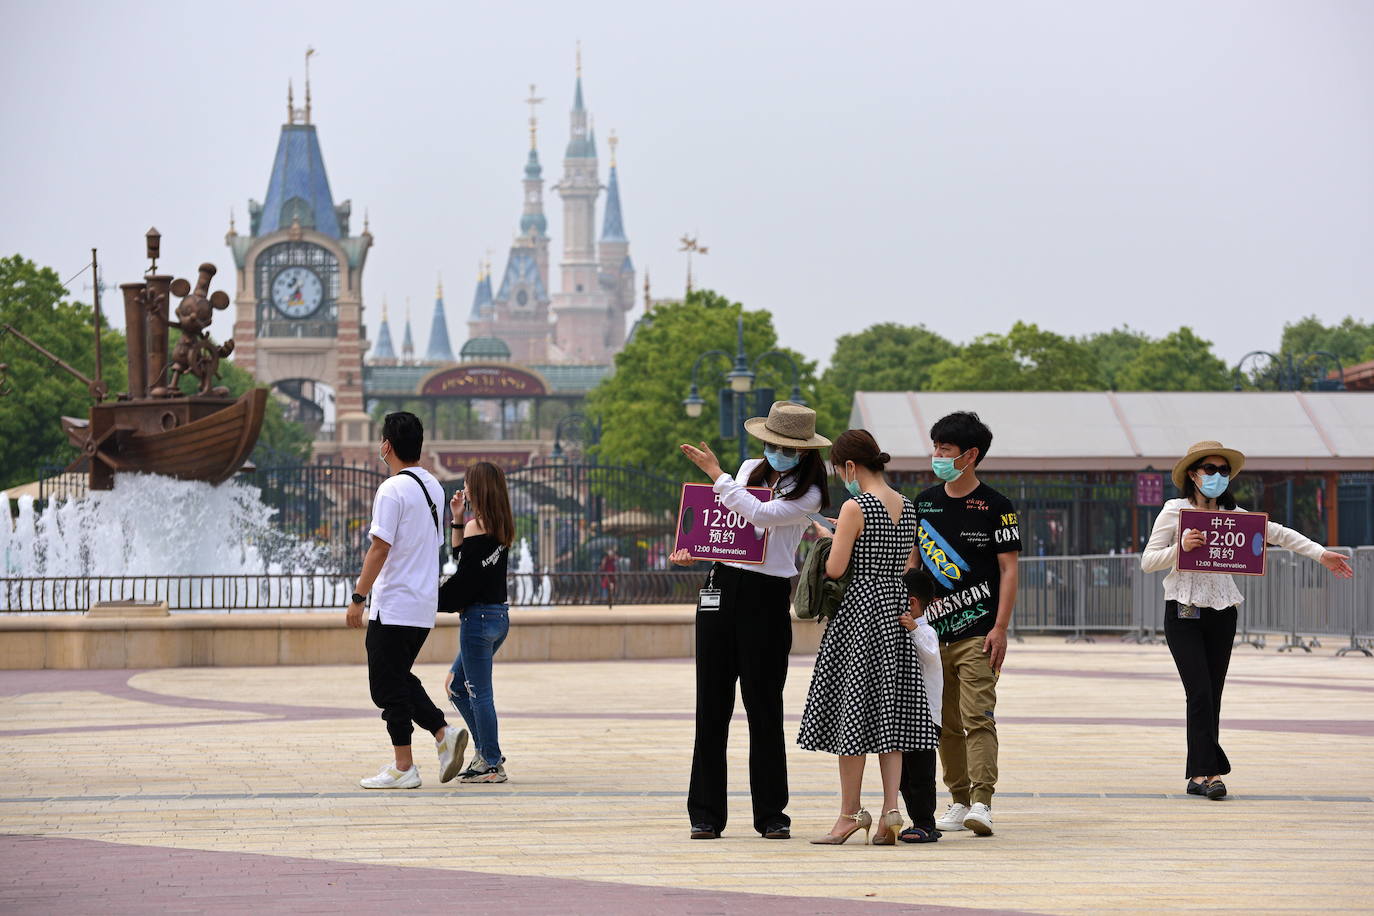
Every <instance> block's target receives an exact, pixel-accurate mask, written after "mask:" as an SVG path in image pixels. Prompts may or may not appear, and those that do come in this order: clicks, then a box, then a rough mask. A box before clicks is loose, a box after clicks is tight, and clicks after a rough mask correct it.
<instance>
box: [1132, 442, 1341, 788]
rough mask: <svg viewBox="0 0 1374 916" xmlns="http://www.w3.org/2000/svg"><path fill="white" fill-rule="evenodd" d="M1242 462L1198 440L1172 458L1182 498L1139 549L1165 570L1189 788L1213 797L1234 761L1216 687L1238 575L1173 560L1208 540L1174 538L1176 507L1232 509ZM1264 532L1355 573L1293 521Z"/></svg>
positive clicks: (1144, 559)
mask: <svg viewBox="0 0 1374 916" xmlns="http://www.w3.org/2000/svg"><path fill="white" fill-rule="evenodd" d="M1244 465H1245V456H1244V455H1242V454H1241V453H1240V452H1238V451H1236V450H1235V449H1233V448H1225V447H1223V446H1222V444H1221V443H1220V442H1216V441H1211V440H1208V441H1204V442H1198V443H1196V444H1195V445H1194V446H1193V447H1192V448H1190V449H1188V454H1186V455H1184V456H1183V457H1182V458H1180V459H1179V460H1178V463H1177V464H1175V465H1174V473H1173V479H1174V486H1175V487H1177V488H1178V490H1179V492H1181V493H1182V494H1183V498H1182V499H1171V500H1169V501H1168V502H1166V503H1165V504H1164V508H1163V510H1161V511H1160V513H1159V517H1158V518H1156V519H1155V526H1154V530H1153V531H1151V532H1150V541H1149V543H1148V544H1147V545H1146V546H1145V550H1144V552H1143V553H1142V554H1141V557H1140V567H1141V569H1143V570H1145V572H1159V571H1162V570H1166V569H1167V570H1170V572H1169V574H1168V575H1167V576H1165V577H1164V598H1165V603H1164V638H1165V640H1166V641H1167V642H1168V643H1169V652H1170V653H1171V654H1172V655H1173V657H1174V665H1175V666H1176V667H1177V668H1178V675H1179V678H1180V679H1182V681H1183V690H1184V693H1185V694H1186V696H1187V703H1188V706H1187V709H1188V716H1187V722H1188V762H1187V767H1186V769H1187V776H1188V794H1189V795H1200V796H1204V797H1206V798H1211V799H1219V798H1224V797H1225V796H1226V784H1225V783H1224V782H1222V781H1221V777H1222V776H1225V775H1226V774H1227V773H1230V772H1231V762H1230V761H1229V760H1227V759H1226V752H1225V751H1223V750H1222V749H1221V743H1220V740H1219V731H1220V721H1221V691H1222V688H1224V687H1225V686H1226V669H1227V667H1228V666H1229V665H1230V663H1231V647H1232V645H1233V643H1234V641H1235V637H1236V609H1237V606H1238V605H1239V604H1240V602H1241V601H1242V598H1241V594H1240V590H1239V589H1238V588H1237V587H1236V583H1235V580H1233V579H1232V578H1231V577H1230V576H1229V575H1226V574H1225V573H1199V572H1191V571H1186V570H1180V569H1179V568H1178V552H1179V550H1183V551H1184V552H1185V553H1186V552H1188V551H1191V550H1199V549H1202V547H1203V545H1204V543H1205V535H1204V533H1203V532H1201V531H1195V530H1193V529H1191V528H1189V529H1184V531H1183V532H1182V539H1181V540H1182V543H1179V531H1178V527H1179V512H1180V510H1183V509H1206V510H1209V511H1213V512H1216V511H1227V512H1233V511H1237V509H1236V499H1235V497H1234V496H1232V495H1231V483H1232V481H1234V480H1235V478H1236V475H1237V474H1239V473H1240V469H1241V468H1242V467H1243V466H1244ZM1265 540H1266V541H1267V542H1268V543H1270V544H1273V545H1275V546H1277V547H1284V548H1287V549H1288V550H1291V551H1293V552H1294V553H1297V554H1301V555H1302V556H1305V557H1308V558H1309V559H1312V560H1316V561H1317V562H1318V563H1320V564H1321V565H1323V566H1325V567H1326V568H1327V569H1329V570H1331V572H1332V573H1334V574H1335V575H1336V576H1338V577H1339V578H1342V579H1349V578H1350V577H1351V576H1353V575H1354V572H1353V571H1352V570H1351V568H1350V564H1349V563H1347V562H1346V560H1345V557H1343V556H1341V555H1340V554H1338V553H1335V552H1333V551H1330V550H1327V549H1325V548H1324V547H1322V546H1321V545H1320V544H1317V543H1315V542H1314V541H1311V540H1308V539H1307V538H1306V537H1303V536H1302V535H1301V534H1299V533H1298V532H1296V531H1294V530H1293V529H1291V528H1285V527H1284V526H1282V525H1279V524H1276V523H1274V522H1270V523H1269V527H1268V529H1267V530H1266V532H1265Z"/></svg>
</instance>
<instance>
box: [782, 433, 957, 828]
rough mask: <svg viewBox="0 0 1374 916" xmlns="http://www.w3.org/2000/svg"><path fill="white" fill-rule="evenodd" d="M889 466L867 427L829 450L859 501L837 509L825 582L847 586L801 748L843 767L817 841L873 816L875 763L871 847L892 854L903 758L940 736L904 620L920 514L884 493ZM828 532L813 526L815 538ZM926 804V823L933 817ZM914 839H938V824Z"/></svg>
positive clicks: (867, 823)
mask: <svg viewBox="0 0 1374 916" xmlns="http://www.w3.org/2000/svg"><path fill="white" fill-rule="evenodd" d="M890 460H891V458H890V457H889V455H888V454H887V452H885V451H883V450H882V449H880V448H879V447H878V443H877V442H876V441H875V440H874V438H873V436H872V434H870V433H869V432H868V431H867V430H863V429H851V430H847V431H845V432H844V433H842V434H841V435H840V437H839V438H838V439H836V440H835V444H834V445H832V446H831V447H830V464H831V466H832V467H833V468H834V469H835V474H836V476H838V477H839V478H840V480H841V481H842V482H843V483H844V486H845V489H846V490H848V491H849V495H850V496H851V497H853V498H852V499H849V500H847V501H846V502H845V503H844V504H843V505H842V506H841V507H840V517H839V520H838V521H837V522H836V524H835V533H834V535H833V537H834V541H833V542H832V544H831V547H830V556H829V557H828V558H827V559H826V562H825V575H826V577H827V578H829V579H839V578H841V577H842V576H844V575H845V574H846V572H848V576H849V584H848V585H847V586H846V587H845V590H844V597H843V598H842V599H841V601H840V607H839V609H838V610H837V611H836V612H835V616H834V617H833V618H832V619H831V620H830V621H829V622H828V623H827V624H826V627H825V632H824V633H823V634H822V635H821V645H820V649H819V650H818V651H817V653H816V665H815V668H814V669H813V671H812V674H811V688H810V690H808V691H807V694H806V708H805V709H804V710H803V712H802V720H801V729H800V731H799V733H798V735H797V744H798V745H800V746H801V747H802V748H804V749H806V750H808V751H825V752H827V753H830V754H835V755H836V756H837V757H838V758H839V760H838V763H839V775H840V814H839V817H838V818H836V820H835V824H834V826H833V827H831V828H830V831H829V832H828V833H826V834H824V835H822V836H820V837H818V838H816V839H814V840H812V841H811V842H812V843H814V844H817V845H826V846H838V845H841V844H843V843H844V842H845V841H846V840H848V839H849V838H850V837H851V836H853V835H854V833H855V832H856V831H858V830H860V829H862V830H863V831H864V833H865V835H867V834H868V830H869V828H870V827H871V826H872V825H873V817H872V815H871V814H869V813H868V812H867V811H865V810H864V807H863V804H862V803H861V801H860V794H861V792H862V790H863V778H864V765H865V764H866V762H867V760H868V755H869V754H876V755H877V756H878V771H879V773H880V774H881V777H882V785H883V806H882V815H881V816H880V817H879V819H878V823H877V830H876V832H875V833H874V834H873V838H872V843H873V845H874V846H892V845H894V844H895V843H896V842H897V837H898V834H899V833H900V832H901V829H902V813H901V811H900V810H899V809H898V808H897V795H898V792H899V791H900V789H901V782H902V755H903V754H904V753H906V752H911V751H915V752H920V751H926V752H929V753H931V754H934V752H935V749H936V747H938V746H939V743H940V731H939V728H938V727H937V726H936V725H935V722H934V720H933V719H932V718H931V714H930V707H929V705H928V704H927V702H926V693H925V686H924V683H923V680H922V678H921V662H920V657H919V655H918V653H917V650H916V643H915V642H914V641H912V639H911V638H910V637H908V636H907V634H906V632H905V631H904V630H903V629H902V625H901V623H900V621H899V620H898V618H900V617H901V616H902V615H903V614H905V613H906V612H907V611H908V609H909V600H908V598H907V589H906V585H905V584H904V583H903V581H902V574H903V572H904V571H905V570H906V569H907V568H908V566H909V565H910V563H911V562H912V559H913V550H914V548H915V545H916V508H915V507H914V506H913V505H912V504H911V500H909V499H907V498H906V497H905V496H903V495H902V494H901V493H898V492H897V491H896V490H894V489H892V487H891V486H889V485H888V482H887V478H886V476H885V475H884V473H883V468H884V467H885V466H886V465H887V463H888V461H890ZM822 533H824V534H829V532H828V531H826V529H824V528H822V527H821V526H819V525H818V526H817V534H821V535H822V536H824V534H822ZM934 806H935V802H934V799H933V798H932V799H931V801H930V811H929V812H928V815H927V816H929V815H933V814H934V810H933V809H934ZM920 833H921V834H922V835H921V836H919V837H917V838H916V839H917V840H920V839H924V840H925V841H926V842H929V840H930V839H934V838H936V837H935V830H934V824H930V829H929V830H928V831H920Z"/></svg>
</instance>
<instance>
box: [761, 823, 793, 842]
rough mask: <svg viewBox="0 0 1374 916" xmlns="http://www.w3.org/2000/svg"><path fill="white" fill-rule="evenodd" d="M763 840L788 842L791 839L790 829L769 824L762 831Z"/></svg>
mask: <svg viewBox="0 0 1374 916" xmlns="http://www.w3.org/2000/svg"><path fill="white" fill-rule="evenodd" d="M763 838H764V839H765V840H790V839H792V829H791V828H790V827H788V826H787V825H786V824H769V825H768V829H767V830H765V831H763Z"/></svg>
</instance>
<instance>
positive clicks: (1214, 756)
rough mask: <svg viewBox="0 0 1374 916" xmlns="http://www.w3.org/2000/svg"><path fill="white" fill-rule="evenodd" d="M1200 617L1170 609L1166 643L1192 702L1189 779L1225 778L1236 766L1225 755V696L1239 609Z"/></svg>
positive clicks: (1203, 612) (1166, 613) (1167, 605)
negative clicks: (1222, 726)
mask: <svg viewBox="0 0 1374 916" xmlns="http://www.w3.org/2000/svg"><path fill="white" fill-rule="evenodd" d="M1198 613H1199V616H1198V617H1195V618H1183V619H1180V618H1179V616H1178V603H1177V602H1175V601H1169V602H1166V603H1165V605H1164V638H1165V640H1166V641H1167V642H1168V643H1169V652H1170V653H1172V654H1173V656H1174V665H1175V666H1177V668H1178V676H1179V677H1180V678H1181V679H1182V680H1183V692H1184V693H1185V694H1186V695H1187V697H1188V766H1187V772H1186V773H1185V774H1184V775H1185V776H1188V777H1189V778H1191V777H1193V776H1225V775H1226V774H1227V773H1229V772H1231V761H1229V760H1227V759H1226V752H1225V751H1223V750H1222V749H1221V741H1220V734H1221V691H1222V688H1224V687H1225V686H1226V669H1227V668H1228V667H1230V665H1231V646H1232V645H1233V643H1234V642H1235V638H1236V609H1235V607H1228V608H1223V609H1222V610H1216V609H1214V608H1209V607H1207V608H1202V609H1201V610H1200V611H1199V612H1198Z"/></svg>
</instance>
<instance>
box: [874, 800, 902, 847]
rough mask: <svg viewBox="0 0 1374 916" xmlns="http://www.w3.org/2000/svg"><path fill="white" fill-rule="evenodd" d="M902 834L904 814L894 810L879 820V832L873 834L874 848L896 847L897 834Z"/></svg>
mask: <svg viewBox="0 0 1374 916" xmlns="http://www.w3.org/2000/svg"><path fill="white" fill-rule="evenodd" d="M901 832H902V812H900V811H898V810H897V809H896V808H893V809H892V810H891V811H889V812H887V813H886V814H884V815H883V816H882V817H880V818H878V832H877V833H875V834H873V840H872V842H873V845H874V846H896V845H897V834H899V833H901Z"/></svg>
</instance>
